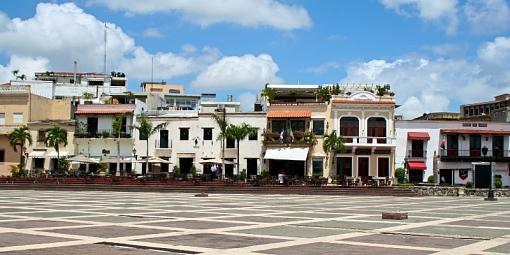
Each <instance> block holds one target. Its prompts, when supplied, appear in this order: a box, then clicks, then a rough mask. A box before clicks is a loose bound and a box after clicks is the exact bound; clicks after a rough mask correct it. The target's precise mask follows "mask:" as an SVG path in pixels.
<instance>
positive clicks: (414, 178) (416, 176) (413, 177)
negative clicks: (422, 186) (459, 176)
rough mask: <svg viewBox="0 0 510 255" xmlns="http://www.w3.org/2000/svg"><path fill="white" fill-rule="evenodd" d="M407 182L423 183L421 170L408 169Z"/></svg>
mask: <svg viewBox="0 0 510 255" xmlns="http://www.w3.org/2000/svg"><path fill="white" fill-rule="evenodd" d="M450 177H451V175H450ZM409 182H410V183H420V182H423V170H417V169H410V170H409Z"/></svg>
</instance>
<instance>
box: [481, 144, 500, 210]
mask: <svg viewBox="0 0 510 255" xmlns="http://www.w3.org/2000/svg"><path fill="white" fill-rule="evenodd" d="M488 151H489V149H487V146H483V148H482V154H483V157H484V158H486V156H487V152H488ZM492 153H494V151H493V152H492ZM492 157H493V155H492V156H490V157H489V167H490V184H489V192H488V193H487V197H486V198H485V199H484V200H485V201H496V200H498V199H497V198H495V197H494V176H493V174H492Z"/></svg>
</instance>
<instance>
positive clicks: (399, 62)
mask: <svg viewBox="0 0 510 255" xmlns="http://www.w3.org/2000/svg"><path fill="white" fill-rule="evenodd" d="M506 63H510V38H506V37H498V38H496V39H494V40H493V41H490V42H487V43H486V44H484V45H482V46H480V48H479V50H478V56H477V57H476V58H475V59H473V60H465V59H455V58H452V59H444V58H437V59H429V58H421V57H416V56H414V57H403V58H398V59H395V60H393V61H387V60H381V59H376V60H370V61H367V62H361V63H352V64H351V65H349V67H348V68H347V75H346V77H345V78H344V79H343V82H349V83H353V82H354V83H358V82H360V81H364V82H365V81H366V82H368V83H389V84H391V87H392V90H393V91H395V92H396V95H397V103H398V104H401V105H402V106H401V107H400V108H398V109H397V112H398V113H400V114H403V115H404V117H405V118H413V117H417V116H419V115H421V114H422V113H425V112H435V111H448V110H449V109H450V107H451V106H452V103H455V104H457V103H469V102H476V101H482V100H489V99H491V97H492V96H494V95H497V94H499V93H505V92H507V91H508V90H510V85H509V84H508V80H509V78H510V71H508V70H509V68H508V67H509V64H506ZM501 64H503V65H506V67H505V66H504V67H502V68H499V69H498V68H494V66H495V65H501ZM481 91H483V93H480V92H481Z"/></svg>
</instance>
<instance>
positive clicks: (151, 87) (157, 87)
mask: <svg viewBox="0 0 510 255" xmlns="http://www.w3.org/2000/svg"><path fill="white" fill-rule="evenodd" d="M142 89H143V91H144V92H162V93H170V90H177V91H179V92H178V93H179V94H184V86H183V85H173V84H158V83H154V84H150V83H146V84H145V85H144V87H143V88H142Z"/></svg>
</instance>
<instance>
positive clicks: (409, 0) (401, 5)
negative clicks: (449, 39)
mask: <svg viewBox="0 0 510 255" xmlns="http://www.w3.org/2000/svg"><path fill="white" fill-rule="evenodd" d="M380 2H381V4H383V5H384V6H385V7H386V8H388V9H392V10H394V11H396V12H397V13H398V14H400V15H405V16H417V17H420V18H421V19H423V20H425V21H427V22H435V23H439V24H445V25H446V27H445V30H446V32H447V33H448V34H453V33H455V32H456V30H457V27H458V25H459V18H458V15H457V13H458V9H457V8H458V7H457V4H458V3H457V0H380Z"/></svg>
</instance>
